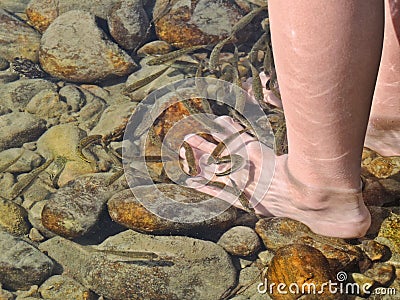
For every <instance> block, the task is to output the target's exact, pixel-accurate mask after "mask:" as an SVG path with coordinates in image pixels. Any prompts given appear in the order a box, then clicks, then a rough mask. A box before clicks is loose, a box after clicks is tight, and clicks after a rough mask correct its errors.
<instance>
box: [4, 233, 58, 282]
mask: <svg viewBox="0 0 400 300" xmlns="http://www.w3.org/2000/svg"><path fill="white" fill-rule="evenodd" d="M0 240H1V241H2V243H0V282H1V283H2V284H3V287H4V288H6V289H11V290H17V289H29V288H30V286H31V285H35V284H37V285H39V284H41V283H42V282H43V281H44V280H46V279H47V278H48V277H49V276H50V274H51V272H52V270H53V266H54V264H53V261H52V260H51V259H50V258H48V257H47V256H46V255H44V254H43V253H42V252H40V251H39V250H37V249H36V248H35V247H33V246H32V245H30V244H28V243H27V242H25V241H23V240H21V239H19V238H17V237H14V236H12V235H10V234H9V233H6V232H3V231H0Z"/></svg>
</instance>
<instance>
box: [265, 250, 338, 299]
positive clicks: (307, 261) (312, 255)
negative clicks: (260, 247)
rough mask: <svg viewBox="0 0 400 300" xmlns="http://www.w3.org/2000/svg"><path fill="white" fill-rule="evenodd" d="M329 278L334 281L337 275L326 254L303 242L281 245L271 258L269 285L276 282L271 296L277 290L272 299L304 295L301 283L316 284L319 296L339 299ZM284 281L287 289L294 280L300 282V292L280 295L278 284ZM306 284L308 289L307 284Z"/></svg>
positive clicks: (268, 273) (268, 272)
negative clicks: (331, 290) (332, 291)
mask: <svg viewBox="0 0 400 300" xmlns="http://www.w3.org/2000/svg"><path fill="white" fill-rule="evenodd" d="M329 281H331V282H334V278H333V275H332V273H331V270H330V268H329V262H328V260H327V259H326V257H325V256H324V255H323V254H322V253H321V251H319V250H317V249H315V248H313V247H310V246H307V245H301V244H291V245H287V246H285V247H282V248H280V249H279V250H278V251H277V252H276V254H275V256H274V257H273V258H272V260H271V263H270V265H269V267H268V271H267V282H268V286H270V285H271V284H275V289H274V290H273V293H269V294H270V296H271V295H274V293H275V295H274V296H273V299H297V298H299V297H300V296H301V294H302V293H301V292H302V285H303V284H305V283H307V284H311V283H312V284H314V285H315V287H316V290H317V291H318V297H319V298H321V299H332V300H334V299H337V295H335V294H331V293H330V292H329V289H328V285H326V283H327V282H329ZM281 283H283V284H286V291H287V292H288V290H287V289H288V287H289V286H290V285H291V284H292V283H297V284H298V285H299V289H300V290H299V293H298V294H292V293H289V292H288V294H287V296H285V295H283V296H282V295H279V294H278V291H277V290H276V287H277V286H278V284H281ZM304 287H305V288H306V289H307V287H306V286H304ZM267 289H268V287H267ZM322 290H323V292H321V291H322ZM306 291H307V290H306ZM268 292H270V291H268ZM310 293H312V290H311V291H310Z"/></svg>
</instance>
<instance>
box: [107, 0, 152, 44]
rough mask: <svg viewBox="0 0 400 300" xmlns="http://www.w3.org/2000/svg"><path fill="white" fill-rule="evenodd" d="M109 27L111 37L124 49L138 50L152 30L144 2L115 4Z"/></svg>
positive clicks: (139, 0)
mask: <svg viewBox="0 0 400 300" xmlns="http://www.w3.org/2000/svg"><path fill="white" fill-rule="evenodd" d="M108 26H109V27H110V34H111V36H112V37H113V38H114V40H115V41H116V42H117V43H118V45H120V46H121V47H122V48H124V49H127V50H133V49H135V48H138V47H139V46H140V45H141V44H143V42H144V41H145V40H146V37H147V35H148V32H149V29H150V22H149V18H148V17H147V14H146V12H145V10H144V8H143V4H142V0H124V1H120V2H118V3H117V4H115V5H114V6H113V7H112V8H111V10H110V12H109V16H108Z"/></svg>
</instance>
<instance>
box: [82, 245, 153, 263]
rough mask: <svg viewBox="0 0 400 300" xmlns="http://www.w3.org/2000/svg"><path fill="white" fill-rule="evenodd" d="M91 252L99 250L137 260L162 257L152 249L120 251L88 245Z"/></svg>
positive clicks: (99, 251)
mask: <svg viewBox="0 0 400 300" xmlns="http://www.w3.org/2000/svg"><path fill="white" fill-rule="evenodd" d="M87 249H89V252H97V253H102V254H105V255H115V256H121V257H126V258H131V259H135V260H156V259H159V258H160V257H159V256H158V255H157V254H156V253H154V252H150V251H119V250H111V249H110V250H102V249H95V248H91V247H88V248H87Z"/></svg>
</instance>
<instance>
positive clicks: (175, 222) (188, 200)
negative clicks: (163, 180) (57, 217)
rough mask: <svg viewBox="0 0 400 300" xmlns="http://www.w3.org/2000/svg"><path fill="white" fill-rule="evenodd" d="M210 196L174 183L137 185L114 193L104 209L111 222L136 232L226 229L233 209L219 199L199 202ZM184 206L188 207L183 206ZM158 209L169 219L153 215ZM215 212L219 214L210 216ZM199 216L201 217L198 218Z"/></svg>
mask: <svg viewBox="0 0 400 300" xmlns="http://www.w3.org/2000/svg"><path fill="white" fill-rule="evenodd" d="M132 191H133V192H134V193H135V195H136V196H137V195H140V196H141V197H142V196H143V198H145V202H146V204H145V205H143V203H142V202H141V201H142V200H143V199H142V200H138V199H137V198H136V197H135V195H134V194H132ZM210 198H211V197H210V196H209V195H206V194H204V193H201V192H198V191H196V190H193V189H189V188H187V187H182V186H179V185H176V184H157V185H155V186H152V185H149V186H138V187H135V188H133V189H132V190H131V189H127V190H124V191H122V192H119V193H118V194H116V195H114V196H113V197H112V198H111V199H110V200H109V201H108V211H109V214H110V216H111V218H112V219H113V220H114V221H115V222H117V223H119V224H121V225H123V226H126V227H128V228H130V229H134V230H137V231H140V232H148V233H157V234H160V233H168V234H176V233H182V232H185V233H190V232H192V233H193V232H197V231H202V230H210V229H224V228H227V227H228V226H230V225H231V224H232V223H233V222H234V220H235V219H236V208H234V207H233V206H230V207H229V205H227V203H226V202H224V201H223V200H220V201H221V202H218V201H216V202H213V203H211V202H210V203H209V205H201V204H200V203H201V202H203V201H206V200H207V199H210ZM164 200H165V201H164ZM169 200H172V201H171V202H169ZM179 203H181V206H180V205H179ZM186 204H187V205H186ZM196 204H200V205H198V206H197V205H196ZM188 205H189V206H190V205H191V206H190V207H185V206H188ZM160 210H162V211H163V212H164V213H165V214H166V215H168V216H169V218H168V219H167V218H165V216H166V215H164V216H163V214H159V213H158V214H157V212H160ZM183 212H187V214H185V216H186V217H188V218H190V216H192V218H193V220H192V222H189V220H188V219H185V220H184V219H183V218H180V217H179V216H180V215H181V213H183ZM215 212H221V213H220V214H217V215H215V216H214V214H215ZM210 216H213V217H210ZM201 217H204V219H203V220H202V221H199V219H200V218H201Z"/></svg>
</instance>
